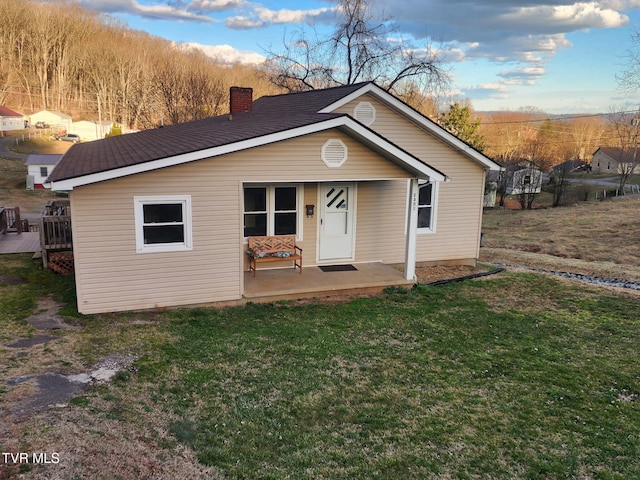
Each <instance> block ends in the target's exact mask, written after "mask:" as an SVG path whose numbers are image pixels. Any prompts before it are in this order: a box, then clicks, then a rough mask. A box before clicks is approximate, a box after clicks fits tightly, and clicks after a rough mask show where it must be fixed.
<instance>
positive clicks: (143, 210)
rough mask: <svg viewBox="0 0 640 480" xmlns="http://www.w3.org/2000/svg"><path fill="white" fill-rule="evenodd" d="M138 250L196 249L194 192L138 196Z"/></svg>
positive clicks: (135, 199) (148, 251)
mask: <svg viewBox="0 0 640 480" xmlns="http://www.w3.org/2000/svg"><path fill="white" fill-rule="evenodd" d="M134 213H135V225H136V252H138V253H151V252H176V251H183V250H191V249H192V235H191V196H190V195H169V196H153V197H134Z"/></svg>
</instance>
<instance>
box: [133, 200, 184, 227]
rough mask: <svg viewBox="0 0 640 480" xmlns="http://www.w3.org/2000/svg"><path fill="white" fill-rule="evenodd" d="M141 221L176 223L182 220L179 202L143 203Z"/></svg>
mask: <svg viewBox="0 0 640 480" xmlns="http://www.w3.org/2000/svg"><path fill="white" fill-rule="evenodd" d="M142 209H143V211H144V219H143V223H145V224H147V223H176V222H182V204H181V203H155V204H147V205H143V206H142Z"/></svg>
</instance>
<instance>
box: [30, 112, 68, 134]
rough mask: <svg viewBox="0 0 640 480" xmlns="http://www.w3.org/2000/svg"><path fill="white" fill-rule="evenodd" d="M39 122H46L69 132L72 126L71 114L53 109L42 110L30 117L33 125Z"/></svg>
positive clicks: (57, 128)
mask: <svg viewBox="0 0 640 480" xmlns="http://www.w3.org/2000/svg"><path fill="white" fill-rule="evenodd" d="M37 122H44V123H46V124H47V125H49V126H51V128H54V129H56V130H58V131H63V130H64V131H65V132H69V130H70V128H71V117H70V116H69V115H67V114H65V113H60V112H54V111H51V110H41V111H39V112H38V113H34V114H33V115H31V116H30V117H29V123H30V124H31V125H35V124H36V123H37Z"/></svg>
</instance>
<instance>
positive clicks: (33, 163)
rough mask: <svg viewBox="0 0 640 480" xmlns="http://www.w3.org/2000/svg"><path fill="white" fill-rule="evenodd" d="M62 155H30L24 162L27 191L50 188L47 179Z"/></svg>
mask: <svg viewBox="0 0 640 480" xmlns="http://www.w3.org/2000/svg"><path fill="white" fill-rule="evenodd" d="M61 158H62V154H33V153H32V154H30V155H28V156H27V159H26V160H25V162H24V163H25V165H26V166H27V190H33V189H42V188H50V185H49V183H47V177H49V175H50V174H51V172H53V169H54V167H55V166H56V165H57V164H58V162H59V161H60V159H61Z"/></svg>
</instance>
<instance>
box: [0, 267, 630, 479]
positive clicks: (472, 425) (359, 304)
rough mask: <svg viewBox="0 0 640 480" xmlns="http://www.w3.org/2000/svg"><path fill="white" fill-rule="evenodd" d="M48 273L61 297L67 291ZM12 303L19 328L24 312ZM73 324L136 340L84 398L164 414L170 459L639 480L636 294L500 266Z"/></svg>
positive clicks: (98, 340)
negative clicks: (116, 370)
mask: <svg viewBox="0 0 640 480" xmlns="http://www.w3.org/2000/svg"><path fill="white" fill-rule="evenodd" d="M18 263H19V262H18ZM20 268H24V271H23V274H24V275H25V276H26V277H27V278H32V277H31V275H36V274H37V276H38V277H37V278H38V282H41V281H43V279H42V278H41V277H40V275H41V273H39V272H38V271H37V268H35V267H33V266H30V265H26V266H23V267H18V266H14V267H12V268H9V269H4V270H5V274H6V271H7V270H9V271H11V272H13V273H14V274H15V273H17V272H18V271H20ZM34 268H35V271H34V272H32V273H29V270H32V269H34ZM53 278H55V279H61V278H62V277H58V276H53ZM64 282H66V280H65V281H63V284H62V285H64ZM44 284H45V285H48V286H49V287H50V288H52V289H54V290H56V291H59V293H60V296H61V297H64V296H65V291H66V288H65V287H64V286H61V285H59V284H57V283H56V282H52V281H51V280H50V279H45V280H44ZM3 288H5V289H7V288H8V287H3ZM15 288H22V289H23V292H25V291H30V290H31V289H33V294H36V293H38V292H40V290H39V289H40V288H42V287H37V288H36V287H35V286H29V284H27V285H25V286H21V287H15ZM25 299H26V300H25V301H24V305H23V307H24V308H25V309H27V310H28V309H29V306H30V305H31V304H32V301H33V299H32V298H30V297H29V295H25ZM3 308H4V310H3V312H4V313H5V314H7V312H8V315H9V317H11V318H12V320H10V323H11V324H16V325H18V324H20V321H21V318H22V317H23V315H22V314H17V313H15V314H12V313H11V308H10V307H9V306H8V305H4V306H3ZM133 318H135V319H137V320H141V319H142V320H144V319H147V320H149V319H151V320H153V323H150V324H145V325H133V324H132V322H131V320H132V319H133ZM78 321H79V322H81V324H82V325H83V331H82V332H81V333H80V334H78V335H81V338H80V339H79V340H77V341H76V343H74V348H76V349H78V350H82V349H85V348H89V347H90V346H93V347H94V349H97V350H100V351H102V350H105V351H106V350H108V349H113V348H115V347H116V346H118V345H120V346H122V344H123V343H124V344H127V345H129V344H128V343H127V342H130V344H131V345H133V344H134V343H133V340H131V338H134V337H135V338H136V339H137V340H136V341H137V342H138V343H137V344H135V345H136V349H137V351H139V352H141V353H142V354H143V356H142V357H141V358H140V360H139V361H138V362H137V363H136V365H135V366H136V369H137V371H136V372H134V373H130V372H125V373H121V374H119V375H118V377H117V378H115V379H114V381H113V382H112V383H111V384H109V385H100V386H96V387H93V388H92V389H91V390H89V391H88V392H87V393H85V394H84V395H83V396H82V397H80V399H78V400H75V401H73V402H72V405H73V407H72V408H73V409H78V410H82V411H85V412H86V413H87V414H90V415H93V416H94V417H96V419H99V418H102V419H104V421H108V422H109V429H111V430H112V429H117V428H118V425H121V426H123V428H122V430H123V431H130V430H128V429H127V428H124V426H125V425H129V426H130V425H140V428H141V429H142V428H145V425H158V430H159V431H161V430H164V431H166V432H168V434H167V436H165V437H159V438H157V439H156V438H153V437H152V436H150V437H149V440H148V441H149V442H153V445H155V447H154V448H156V449H162V450H163V451H164V452H165V453H164V454H165V455H168V454H169V452H173V451H175V449H176V446H177V445H178V444H184V445H186V446H188V447H190V448H191V449H192V450H193V451H194V452H195V454H196V456H197V459H198V460H199V461H200V462H201V463H202V464H204V465H207V466H211V467H212V468H213V469H214V470H213V471H214V472H215V474H216V475H217V476H216V477H215V478H229V479H240V478H242V479H248V478H256V479H257V478H260V479H284V478H292V479H307V478H313V479H319V478H325V479H335V478H345V479H372V478H384V479H425V478H456V479H472V478H474V479H475V478H494V479H513V478H522V479H564V478H567V479H569V478H570V479H573V478H593V479H629V478H637V472H639V471H640V456H639V453H640V434H639V432H640V411H639V405H640V404H639V401H638V394H640V371H639V370H638V368H637V365H638V362H637V349H638V345H639V344H640V328H639V327H640V325H639V323H640V297H635V296H634V297H632V296H627V295H616V294H612V293H609V292H607V291H605V290H598V289H595V288H594V287H589V286H585V285H582V284H577V283H571V284H569V283H563V282H561V281H560V280H557V279H555V278H551V277H546V276H542V275H536V274H516V273H503V274H501V275H499V276H495V277H488V278H485V279H483V280H479V281H468V282H463V283H456V284H450V285H447V286H440V287H424V286H422V287H418V288H416V289H413V290H397V291H389V292H388V293H387V294H386V295H381V296H380V297H378V298H369V299H358V300H353V301H350V302H348V303H342V304H335V305H324V304H322V305H321V304H309V305H304V306H294V305H290V304H287V303H279V304H271V305H248V306H246V307H242V308H230V309H224V310H214V309H204V308H200V309H179V310H171V311H166V312H146V313H138V314H136V316H135V317H134V316H132V314H126V315H125V314H122V315H105V316H95V317H83V318H80V319H78ZM3 322H5V321H4V320H3ZM3 325H6V323H3ZM127 339H129V340H127ZM118 342H121V343H120V344H119V343H118ZM96 424H99V421H98V420H96ZM93 428H96V427H95V426H94V427H93ZM73 432H74V435H78V434H79V433H78V430H77V429H74V430H73ZM80 432H82V431H81V430H80ZM80 434H81V433H80ZM115 437H116V438H117V435H116V436H115ZM123 438H124V437H123ZM40 441H44V442H45V443H46V440H42V439H40ZM98 462H99V461H98Z"/></svg>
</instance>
